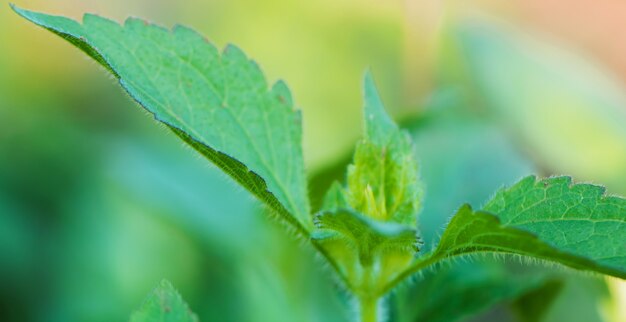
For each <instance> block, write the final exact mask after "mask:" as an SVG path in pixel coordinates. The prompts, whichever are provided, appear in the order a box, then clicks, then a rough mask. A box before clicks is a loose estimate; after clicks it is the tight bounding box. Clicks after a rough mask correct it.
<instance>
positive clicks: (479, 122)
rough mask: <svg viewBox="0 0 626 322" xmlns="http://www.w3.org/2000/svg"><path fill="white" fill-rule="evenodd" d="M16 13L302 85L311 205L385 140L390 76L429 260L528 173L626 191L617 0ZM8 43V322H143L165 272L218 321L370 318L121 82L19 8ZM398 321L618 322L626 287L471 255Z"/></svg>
mask: <svg viewBox="0 0 626 322" xmlns="http://www.w3.org/2000/svg"><path fill="white" fill-rule="evenodd" d="M15 4H16V5H18V6H19V7H22V8H26V9H29V10H35V11H39V12H45V13H50V14H56V15H63V16H68V17H70V18H73V19H77V20H79V21H80V20H81V17H82V15H83V14H84V13H95V14H98V15H101V16H103V17H108V18H111V19H114V20H116V21H118V22H123V21H124V20H125V19H126V18H127V17H129V16H137V17H140V18H142V19H147V20H148V21H150V22H155V23H158V24H161V25H163V26H166V27H167V28H170V27H172V26H173V25H175V24H177V23H180V24H183V25H185V26H188V27H191V28H193V29H195V30H196V31H198V32H200V33H201V34H203V35H205V36H206V37H207V38H208V40H209V41H210V42H211V43H213V44H214V45H215V46H217V48H218V49H220V50H221V49H222V48H224V47H226V46H227V45H228V44H235V45H236V46H237V47H239V48H241V49H242V50H243V51H245V53H246V54H247V55H248V56H249V57H250V58H252V59H253V60H254V61H256V62H257V63H258V64H259V66H260V67H261V70H262V71H263V73H264V74H265V76H266V77H267V79H268V82H269V83H270V84H271V83H274V81H276V80H278V79H281V80H284V81H285V82H286V83H287V84H288V86H289V88H290V89H291V94H292V97H293V99H294V103H295V104H294V105H295V106H296V107H297V108H298V109H300V110H301V111H302V121H303V124H302V132H303V137H302V146H303V151H302V152H303V156H304V165H305V169H306V173H307V180H308V183H307V184H306V185H307V189H308V198H309V199H310V206H311V208H312V213H315V212H316V211H317V210H319V209H320V208H322V207H323V205H322V204H323V203H324V194H325V193H326V191H327V190H328V189H329V187H331V185H332V184H333V182H335V181H340V182H344V181H345V179H346V175H345V169H346V166H347V165H349V164H351V163H353V154H354V149H355V144H356V143H357V142H361V141H360V140H361V138H362V137H363V135H364V134H363V128H364V121H363V119H364V118H363V106H364V104H365V103H364V97H363V96H364V88H363V82H364V81H363V79H364V75H367V76H365V78H366V81H365V83H366V85H365V91H367V89H368V84H369V83H368V81H367V80H368V79H369V77H370V76H371V75H373V76H372V77H373V79H375V83H376V86H377V88H378V92H379V93H380V96H381V98H382V101H383V102H384V106H385V108H386V111H387V113H389V115H390V116H391V118H392V119H393V120H394V121H395V122H396V123H397V124H398V126H399V127H400V128H401V129H403V130H405V131H406V132H407V133H408V137H409V138H410V141H411V142H412V143H411V144H412V145H411V149H412V150H411V151H413V150H414V151H413V152H414V153H415V157H416V159H415V160H414V161H415V162H417V165H418V167H417V176H416V177H417V178H419V180H420V183H419V186H417V185H416V186H415V187H411V188H412V189H413V188H415V191H416V192H415V194H416V196H417V195H419V198H421V199H420V200H421V201H420V203H419V205H415V208H416V209H418V208H419V209H420V211H419V214H418V215H417V223H418V227H419V229H418V233H419V236H420V239H419V243H417V244H418V245H417V246H418V248H420V252H421V253H422V254H423V253H427V252H429V251H433V249H434V247H435V246H436V245H437V241H438V240H439V239H440V238H441V236H442V234H443V232H444V228H445V227H446V224H447V223H448V222H449V221H450V218H451V217H452V216H453V215H454V214H455V213H456V212H457V210H458V209H459V207H460V206H461V205H462V204H470V205H472V207H473V208H474V209H477V210H478V209H481V207H482V206H483V205H485V203H486V202H487V201H489V200H490V199H491V198H492V197H494V193H495V192H496V191H497V190H498V189H500V188H503V187H509V186H511V185H513V184H514V183H516V182H518V181H519V180H520V179H522V178H524V177H527V176H529V175H538V176H539V177H541V178H545V177H551V176H560V175H568V176H572V177H573V178H574V181H575V182H577V183H593V184H600V185H603V186H605V187H606V189H607V191H608V193H609V194H610V195H616V196H626V40H624V39H622V38H623V37H621V36H620V35H621V34H622V33H621V31H622V30H624V28H626V22H625V21H626V5H622V4H619V3H617V2H615V1H608V0H601V1H591V0H576V1H573V2H572V1H566V0H557V1H550V2H548V3H544V1H540V0H532V1H521V0H520V1H510V2H507V3H501V2H499V1H488V0H484V1H476V2H473V3H472V4H468V3H462V2H459V1H443V2H442V1H434V0H427V1H414V0H392V1H371V0H362V1H356V0H335V1H331V0H320V1H288V0H263V1H245V0H229V1H221V0H207V1H173V0H140V1H121V0H114V1H106V2H103V1H97V0H87V1H84V0H83V1H78V0H59V1H52V2H51V1H42V0H32V1H26V0H23V1H19V0H15ZM0 43H2V50H0V320H2V321H24V322H31V321H32V322H56V321H59V322H60V321H69V322H74V321H76V322H79V321H80V322H83V321H84V322H108V321H127V320H128V319H129V316H130V315H131V313H132V312H133V311H135V310H136V309H137V308H138V307H140V305H141V304H142V301H144V298H145V297H146V294H148V293H149V292H150V291H151V290H153V289H154V287H155V286H157V285H168V287H169V284H160V283H167V282H161V281H162V280H164V279H165V280H168V281H170V282H171V284H172V285H174V287H175V288H176V289H177V290H178V292H179V293H180V294H181V295H182V297H183V298H184V300H185V301H186V302H187V303H188V304H189V307H190V308H191V309H192V310H193V311H194V312H195V313H196V314H197V316H198V318H199V320H200V321H204V322H210V321H216V322H228V321H233V322H234V321H238V322H239V321H245V322H247V321H250V322H267V321H272V322H273V321H276V322H283V321H284V322H290V321H319V322H322V321H329V322H334V321H337V322H343V321H355V320H356V319H357V318H356V316H357V314H356V313H355V310H358V304H355V299H354V298H352V296H351V295H350V292H349V291H348V290H346V288H345V285H343V286H342V281H341V280H340V279H339V278H338V277H337V276H336V275H334V273H333V268H332V267H330V265H329V264H328V263H327V262H326V259H325V258H324V257H323V256H320V254H317V253H316V250H315V249H314V247H311V246H310V245H308V244H306V243H305V242H304V241H302V239H298V237H297V236H296V235H297V232H294V231H293V229H292V230H291V231H290V230H289V229H284V228H285V224H284V223H281V222H280V220H275V218H274V219H272V217H273V216H268V212H269V211H271V210H268V209H267V208H265V207H264V206H263V205H262V203H261V202H259V201H258V200H257V199H255V198H254V197H253V196H252V195H251V194H250V193H248V191H246V190H245V189H243V188H241V187H240V186H238V185H237V184H236V183H235V182H234V181H233V180H232V179H231V178H230V177H228V176H227V175H225V174H224V173H223V172H221V171H220V170H219V169H218V168H216V167H215V166H213V165H211V164H210V163H209V162H208V161H207V160H206V159H204V158H202V157H201V156H200V154H198V153H197V152H196V151H194V150H193V149H192V148H190V147H189V146H187V145H185V144H184V143H183V142H182V141H180V140H179V139H178V138H177V137H176V136H175V135H173V134H172V132H171V131H169V130H168V129H167V128H166V127H164V126H162V125H157V124H156V122H155V121H154V119H153V117H152V116H151V115H150V114H149V113H146V111H144V110H142V109H141V108H139V107H138V105H137V104H136V103H134V102H133V101H132V99H131V98H130V96H129V95H127V94H125V93H124V92H123V91H122V90H121V87H120V86H119V85H118V82H117V80H116V79H114V77H113V76H110V75H107V72H106V71H105V69H104V68H102V67H100V66H99V65H98V64H97V63H96V62H94V61H93V60H92V59H90V58H88V57H87V56H86V55H85V54H84V53H83V52H81V51H80V50H77V49H76V48H73V47H72V46H71V45H69V44H67V43H66V42H64V41H62V40H61V39H59V38H58V37H57V36H55V35H53V34H52V33H50V32H47V31H45V30H42V29H41V28H37V27H35V26H34V25H33V24H32V23H29V22H27V21H26V20H24V19H22V18H20V17H19V16H18V15H17V14H15V13H14V12H13V11H12V10H11V9H10V7H9V3H8V2H3V3H1V4H0ZM285 157H287V156H285ZM368 189H369V188H368ZM621 215H622V216H626V213H623V212H622V213H621ZM412 222H413V221H412ZM316 223H317V222H316ZM622 225H624V224H623V220H622ZM597 228H598V229H599V231H600V230H601V229H602V228H601V227H597ZM594 229H595V228H594ZM616 232H617V233H616V234H617V235H615V234H614V235H612V236H609V237H611V238H612V240H618V241H619V240H622V241H623V243H622V244H619V243H618V244H612V245H610V246H615V247H617V248H619V247H622V249H623V244H626V236H621V234H623V232H624V230H623V229H619V230H616ZM360 260H361V261H363V258H360ZM621 263H623V261H622V262H621ZM340 265H341V263H340ZM570 266H571V265H570ZM621 269H622V271H623V269H624V267H623V266H622V267H621ZM612 275H616V274H612ZM394 286H395V284H394ZM377 314H378V315H379V316H380V317H381V319H379V321H389V322H418V321H442V322H443V321H511V322H513V321H522V322H540V321H541V322H544V321H545V322H548V321H550V322H560V321H568V322H570V321H571V322H604V321H606V322H619V321H624V320H626V282H624V281H623V280H620V279H619V278H617V277H610V276H605V275H601V274H598V273H591V272H581V271H577V270H574V269H571V268H567V267H564V266H561V265H556V264H551V263H548V262H546V261H542V260H537V259H534V258H530V257H523V256H517V255H502V254H499V255H495V256H494V255H490V254H480V255H477V256H469V255H468V256H461V257H458V258H454V259H452V260H450V261H446V262H444V263H439V264H437V265H435V266H434V267H429V268H427V269H425V270H423V271H420V272H419V273H418V274H415V275H413V276H411V277H410V278H409V279H408V280H407V281H405V282H403V283H401V284H400V286H399V287H397V288H394V289H393V291H392V292H391V293H389V294H388V295H386V296H385V297H384V304H382V305H381V311H380V312H377Z"/></svg>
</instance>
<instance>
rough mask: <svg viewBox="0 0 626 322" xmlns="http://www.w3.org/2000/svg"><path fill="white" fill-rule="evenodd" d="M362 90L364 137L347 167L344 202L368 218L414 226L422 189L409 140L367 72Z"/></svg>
mask: <svg viewBox="0 0 626 322" xmlns="http://www.w3.org/2000/svg"><path fill="white" fill-rule="evenodd" d="M364 87H365V111H364V114H365V136H364V138H363V140H362V141H360V142H359V143H358V145H357V147H356V152H355V154H354V161H353V164H352V165H350V166H349V167H348V178H347V183H348V185H347V189H346V194H347V199H348V201H349V203H350V205H351V206H352V207H353V208H354V209H356V210H357V211H359V212H361V213H363V214H365V215H367V216H370V217H372V218H375V219H378V220H384V221H387V220H392V221H395V222H399V223H403V224H408V225H411V226H414V225H415V219H416V215H417V212H418V210H419V208H420V204H421V187H420V183H419V180H418V176H417V162H416V160H415V156H414V153H413V147H412V144H411V140H410V138H409V136H408V134H407V133H406V132H404V131H401V130H400V129H399V128H398V126H397V125H395V124H394V123H393V121H392V120H391V119H390V118H389V116H388V115H387V114H386V112H385V109H384V107H383V105H382V102H381V100H380V97H379V96H378V92H377V91H376V87H375V85H374V81H373V79H372V77H371V75H370V74H369V73H367V74H366V76H365V84H364Z"/></svg>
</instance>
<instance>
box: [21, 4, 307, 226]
mask: <svg viewBox="0 0 626 322" xmlns="http://www.w3.org/2000/svg"><path fill="white" fill-rule="evenodd" d="M13 9H14V10H15V11H16V12H17V13H18V14H20V15H22V16H23V17H25V18H26V19H28V20H30V21H32V22H34V23H35V24H37V25H39V26H42V27H44V28H46V29H48V30H51V31H53V32H54V33H56V34H58V35H60V36H61V37H63V38H64V39H66V40H68V41H69V42H71V43H72V44H74V45H76V46H77V47H79V48H80V49H82V50H83V51H84V52H86V53H87V54H88V55H90V56H91V57H93V58H94V59H95V60H96V61H98V62H99V63H100V64H102V65H103V66H104V67H105V68H107V69H108V70H109V71H111V72H112V73H113V75H114V76H115V77H116V78H118V79H119V82H120V84H121V85H122V87H123V88H124V89H125V90H126V91H127V92H128V93H129V94H130V96H131V97H133V98H134V99H135V100H136V101H137V102H138V103H139V104H141V106H143V107H144V108H145V109H147V110H148V111H149V112H150V113H152V114H153V115H154V117H155V119H157V120H158V121H159V122H162V123H164V124H165V125H166V126H167V127H168V128H170V129H172V130H173V131H174V132H175V133H176V134H177V135H178V136H180V137H181V138H182V139H183V140H184V141H186V142H187V143H188V144H190V145H191V146H193V147H194V148H195V149H196V150H198V151H199V152H200V153H202V154H203V155H204V156H205V157H207V158H208V159H209V160H211V161H212V162H213V163H215V164H216V165H217V166H218V167H220V168H221V169H222V170H223V171H225V172H226V173H227V174H229V175H230V176H231V177H232V178H234V179H235V180H236V181H237V182H238V183H239V184H241V185H242V186H244V187H245V188H246V189H247V190H249V191H250V192H251V193H253V194H254V195H255V196H256V197H258V198H259V199H260V200H262V201H263V202H265V203H266V204H267V205H269V207H270V208H272V209H273V210H275V211H276V212H277V213H278V215H279V216H280V217H281V218H282V219H284V220H286V221H288V222H290V223H291V224H293V225H294V226H296V227H297V229H298V230H299V231H300V232H302V233H305V232H306V229H307V228H308V227H310V226H311V219H310V217H309V213H310V209H309V201H308V197H307V192H306V176H305V172H304V163H303V157H302V147H301V140H302V128H301V116H300V113H299V111H297V110H295V109H294V105H293V102H292V99H291V94H290V93H289V90H288V89H287V87H286V85H285V84H284V83H283V82H277V83H276V84H274V85H273V86H272V87H271V88H268V84H267V82H266V80H265V77H264V75H263V74H262V72H261V70H260V69H259V67H258V66H257V64H256V63H255V62H253V61H251V60H249V59H248V58H247V57H246V56H245V55H244V53H243V52H242V51H241V50H239V49H238V48H237V47H235V46H232V45H229V46H227V47H226V48H225V49H224V50H223V52H221V53H220V52H218V50H217V49H216V48H215V47H214V46H213V45H212V44H211V43H209V42H208V41H207V40H206V39H205V38H203V37H202V36H201V35H199V34H198V33H196V32H195V31H193V30H191V29H189V28H187V27H183V26H179V25H178V26H175V27H174V28H173V30H171V31H170V30H167V29H165V28H162V27H159V26H156V25H152V24H149V23H147V22H145V21H143V20H139V19H135V18H129V19H128V20H126V22H125V23H124V26H120V25H118V24H117V23H115V22H113V21H110V20H107V19H104V18H101V17H98V16H95V15H89V14H87V15H85V16H84V18H83V23H82V25H81V24H79V23H78V22H76V21H73V20H71V19H68V18H64V17H57V16H50V15H46V14H41V13H35V12H30V11H26V10H22V9H19V8H16V7H13Z"/></svg>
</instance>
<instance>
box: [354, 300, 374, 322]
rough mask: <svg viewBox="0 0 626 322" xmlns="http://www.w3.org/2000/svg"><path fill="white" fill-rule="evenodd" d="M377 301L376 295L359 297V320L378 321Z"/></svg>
mask: <svg viewBox="0 0 626 322" xmlns="http://www.w3.org/2000/svg"><path fill="white" fill-rule="evenodd" d="M378 302H379V298H378V297H372V296H361V297H359V322H379V321H378Z"/></svg>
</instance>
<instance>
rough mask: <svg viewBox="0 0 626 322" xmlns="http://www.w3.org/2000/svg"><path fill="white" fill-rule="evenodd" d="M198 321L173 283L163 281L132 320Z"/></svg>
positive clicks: (139, 321) (155, 321) (146, 321)
mask: <svg viewBox="0 0 626 322" xmlns="http://www.w3.org/2000/svg"><path fill="white" fill-rule="evenodd" d="M157 321H161V322H198V318H197V317H196V315H195V314H193V313H192V312H191V311H190V310H189V307H188V306H187V303H185V301H183V299H182V297H181V296H180V294H178V292H176V289H174V287H173V286H172V284H171V283H170V282H168V281H165V280H163V281H161V283H160V284H159V286H157V287H156V288H155V289H154V291H152V293H151V294H150V295H149V296H148V297H147V298H146V300H145V301H144V303H143V304H142V305H141V307H140V308H139V310H137V311H135V312H134V313H133V314H132V315H131V317H130V322H157Z"/></svg>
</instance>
